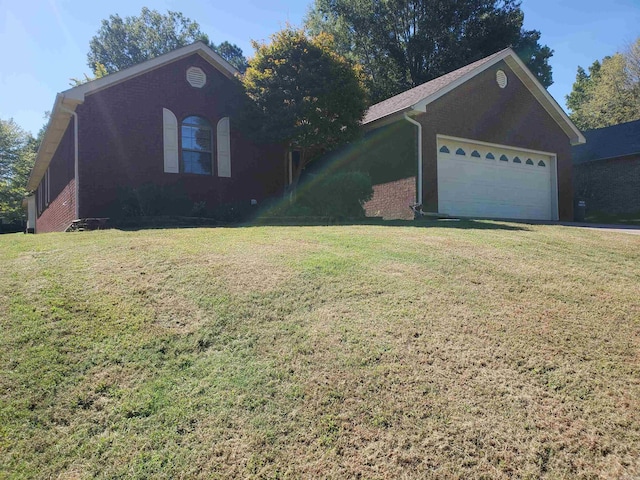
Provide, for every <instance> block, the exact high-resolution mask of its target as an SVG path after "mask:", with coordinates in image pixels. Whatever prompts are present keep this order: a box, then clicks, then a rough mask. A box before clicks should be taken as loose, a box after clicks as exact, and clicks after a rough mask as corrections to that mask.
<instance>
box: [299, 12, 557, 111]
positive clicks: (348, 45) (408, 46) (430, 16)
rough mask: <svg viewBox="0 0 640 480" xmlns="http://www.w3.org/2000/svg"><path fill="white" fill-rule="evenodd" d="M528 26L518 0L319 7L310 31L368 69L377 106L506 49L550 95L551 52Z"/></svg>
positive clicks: (309, 21) (311, 15)
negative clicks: (323, 35)
mask: <svg viewBox="0 0 640 480" xmlns="http://www.w3.org/2000/svg"><path fill="white" fill-rule="evenodd" d="M523 20H524V14H523V13H522V10H521V9H520V3H519V1H517V0H459V1H456V2H452V1H451V0H372V1H371V0H368V1H364V0H315V4H314V6H313V7H312V8H311V10H310V11H309V14H308V15H307V18H306V20H305V25H306V28H307V30H308V31H309V32H311V33H312V34H317V33H320V32H327V33H330V34H332V35H333V36H334V37H335V39H336V48H337V50H338V53H340V54H342V55H345V56H347V57H348V58H350V59H352V60H355V61H357V62H359V63H360V64H361V65H362V66H363V68H364V71H365V73H366V75H367V86H368V88H369V90H370V94H371V97H372V100H373V101H374V102H377V101H380V100H383V99H385V98H387V97H389V96H391V95H394V94H396V93H399V92H401V91H403V90H405V89H407V88H410V87H414V86H416V85H420V84H422V83H424V82H426V81H429V80H432V79H434V78H436V77H439V76H441V75H444V74H445V73H448V72H450V71H452V70H455V69H456V68H459V67H462V66H464V65H466V64H468V63H471V62H473V61H475V60H479V59H480V58H483V57H485V56H487V55H490V54H492V53H495V52H497V51H498V50H500V49H503V48H506V47H508V46H513V47H514V48H515V49H516V51H517V52H518V54H519V55H520V57H521V58H522V59H523V61H524V62H525V63H526V64H527V65H528V66H529V68H530V69H531V70H532V72H533V73H534V74H535V75H536V76H537V77H538V79H539V80H540V82H541V83H542V84H543V85H544V86H545V87H548V86H549V85H551V83H552V78H551V67H550V66H549V64H548V59H549V57H551V55H552V54H553V52H552V51H551V50H550V49H549V48H548V47H546V46H544V47H543V46H541V45H540V44H539V39H540V32H538V31H536V30H524V29H523V28H522V25H523Z"/></svg>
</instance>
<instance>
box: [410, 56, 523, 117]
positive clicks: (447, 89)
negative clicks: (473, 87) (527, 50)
mask: <svg viewBox="0 0 640 480" xmlns="http://www.w3.org/2000/svg"><path fill="white" fill-rule="evenodd" d="M511 53H513V51H512V50H511V49H507V50H505V51H503V52H502V53H500V55H496V56H495V58H493V59H491V60H490V61H488V62H486V63H483V64H482V65H480V66H478V67H476V68H474V69H473V70H471V71H469V72H467V73H466V74H465V75H463V76H462V77H460V78H458V79H457V80H455V81H453V82H451V83H449V84H448V85H447V86H446V87H444V88H441V89H440V90H438V91H437V92H435V93H434V94H432V95H429V96H428V97H425V98H423V99H422V100H420V101H419V102H417V103H416V104H414V105H412V107H411V108H412V109H413V110H418V111H420V112H425V111H426V109H427V105H429V104H430V103H431V102H434V101H435V100H437V99H439V98H440V97H442V96H444V95H446V94H447V93H449V92H451V91H452V90H455V89H456V88H458V87H459V86H460V85H462V84H463V83H465V82H466V81H468V80H470V79H472V78H473V77H475V76H476V75H478V74H479V73H482V72H484V71H485V70H486V69H487V68H489V67H491V66H493V65H495V64H496V63H498V62H499V61H500V60H504V59H505V58H506V57H507V56H509V55H510V54H511ZM514 55H515V53H514Z"/></svg>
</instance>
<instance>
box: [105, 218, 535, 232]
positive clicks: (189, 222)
mask: <svg viewBox="0 0 640 480" xmlns="http://www.w3.org/2000/svg"><path fill="white" fill-rule="evenodd" d="M358 225H363V226H365V225H367V226H377V227H406V228H453V229H460V230H511V231H530V230H531V228H530V225H529V224H525V223H517V224H516V223H513V222H509V223H506V221H504V222H503V221H497V220H472V219H460V220H458V219H421V220H382V219H380V218H363V219H353V220H334V219H329V218H296V217H275V218H265V217H258V218H254V219H251V220H249V221H245V222H238V223H229V222H219V221H216V220H214V219H211V218H199V217H140V218H129V219H126V221H112V222H109V223H108V224H107V226H106V228H113V229H117V230H125V231H138V230H162V229H173V228H216V227H224V228H248V227H326V226H345V227H346V226H358Z"/></svg>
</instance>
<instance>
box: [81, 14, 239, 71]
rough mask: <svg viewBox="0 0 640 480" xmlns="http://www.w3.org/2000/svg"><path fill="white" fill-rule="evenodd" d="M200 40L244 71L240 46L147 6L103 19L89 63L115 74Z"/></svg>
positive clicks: (177, 17) (89, 55)
mask: <svg viewBox="0 0 640 480" xmlns="http://www.w3.org/2000/svg"><path fill="white" fill-rule="evenodd" d="M196 41H202V42H204V43H206V44H207V45H209V46H210V47H211V48H212V49H213V50H215V51H217V52H218V53H219V54H220V55H221V56H222V57H223V58H224V59H225V60H227V61H228V62H229V63H231V64H232V65H234V66H235V67H236V68H238V70H240V71H242V69H243V66H244V65H246V60H245V59H244V56H243V55H242V50H241V49H240V47H238V46H236V45H233V44H230V43H229V42H222V43H221V44H220V45H215V44H214V43H211V42H210V41H209V37H208V36H207V35H206V34H205V33H203V32H202V31H201V30H200V25H198V24H197V23H196V22H194V21H192V20H191V19H189V18H187V17H185V16H184V15H183V14H182V13H179V12H172V11H168V12H167V13H166V14H162V13H160V12H158V11H156V10H149V9H148V8H147V7H143V8H142V11H141V12H140V15H139V16H137V17H135V16H134V17H126V18H124V19H123V18H122V17H120V16H119V15H117V14H116V15H111V16H109V19H106V20H102V26H101V27H100V29H99V30H98V33H97V35H96V36H94V37H93V38H92V39H91V41H90V42H89V53H88V55H87V64H88V66H89V68H91V69H92V71H93V72H94V74H96V75H97V74H98V73H99V66H103V67H104V69H105V70H106V73H114V72H117V71H118V70H122V69H124V68H128V67H131V66H133V65H136V64H138V63H140V62H143V61H145V60H149V59H151V58H154V57H157V56H159V55H162V54H164V53H167V52H170V51H172V50H175V49H176V48H179V47H183V46H185V45H189V44H191V43H193V42H196Z"/></svg>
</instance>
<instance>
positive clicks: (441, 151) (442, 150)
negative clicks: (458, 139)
mask: <svg viewBox="0 0 640 480" xmlns="http://www.w3.org/2000/svg"><path fill="white" fill-rule="evenodd" d="M440 153H449V149H448V148H447V146H446V145H443V146H442V147H440Z"/></svg>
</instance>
